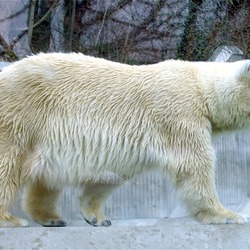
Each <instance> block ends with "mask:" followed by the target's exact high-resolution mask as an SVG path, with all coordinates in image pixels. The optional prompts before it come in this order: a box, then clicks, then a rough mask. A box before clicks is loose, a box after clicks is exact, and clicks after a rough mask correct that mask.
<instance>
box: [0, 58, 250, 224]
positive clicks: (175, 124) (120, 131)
mask: <svg viewBox="0 0 250 250" xmlns="http://www.w3.org/2000/svg"><path fill="white" fill-rule="evenodd" d="M0 93H1V94H0V226H1V227H13V226H28V222H27V221H26V220H24V219H21V218H17V217H14V216H12V215H11V214H10V213H9V212H8V209H9V207H10V206H11V204H12V202H13V200H14V198H15V196H16V194H17V192H18V190H20V189H21V187H23V186H25V187H26V196H25V199H24V208H25V210H26V211H27V213H28V214H29V215H30V216H31V217H32V218H33V219H34V220H35V221H36V222H38V223H40V224H41V225H44V226H65V225H66V224H67V223H66V222H65V221H64V220H63V218H61V216H60V215H58V213H57V211H56V202H57V200H58V197H59V194H60V192H61V191H62V190H63V187H65V186H67V185H70V186H79V187H81V188H82V189H83V194H82V195H81V197H80V207H81V213H82V215H83V217H84V218H85V220H86V221H87V222H89V223H90V224H92V225H94V226H109V225H110V224H111V222H110V220H109V219H108V218H107V217H106V216H105V214H104V205H105V201H106V199H107V198H108V197H109V196H110V195H111V193H112V192H113V191H114V190H115V189H116V188H117V187H118V186H119V185H121V184H122V183H123V182H124V181H126V180H129V179H131V178H132V177H133V176H135V175H137V174H139V173H141V172H142V171H146V170H150V169H153V168H159V169H161V170H162V171H163V173H166V174H168V175H170V176H171V177H172V179H173V181H174V183H175V185H176V188H177V190H178V194H179V196H180V197H181V198H182V199H183V200H184V201H185V203H186V205H187V208H188V209H189V211H190V213H191V214H192V215H193V216H194V217H195V218H196V219H198V220H199V221H201V222H202V223H246V222H248V221H249V217H248V216H247V215H242V214H237V213H234V212H232V211H230V210H227V209H226V208H224V207H223V206H222V204H221V203H220V201H219V199H218V195H217V193H216V188H215V180H214V179H215V178H214V172H215V153H214V149H213V146H212V142H211V136H212V134H213V133H219V132H223V131H232V130H235V129H249V128H250V60H245V61H239V62H235V63H214V62H185V61H178V60H167V61H164V62H160V63H157V64H153V65H142V66H130V65H125V64H121V63H115V62H111V61H107V60H104V59H98V58H94V57H90V56H85V55H82V54H80V53H79V54H77V53H69V54H64V53H49V54H39V55H34V56H30V57H28V58H25V59H22V60H20V61H19V62H16V63H14V64H13V65H10V66H8V67H6V68H4V69H3V71H2V72H1V73H0Z"/></svg>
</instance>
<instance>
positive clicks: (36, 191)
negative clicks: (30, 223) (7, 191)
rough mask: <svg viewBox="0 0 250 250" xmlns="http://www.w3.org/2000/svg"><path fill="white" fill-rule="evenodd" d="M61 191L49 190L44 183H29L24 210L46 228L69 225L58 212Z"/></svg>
mask: <svg viewBox="0 0 250 250" xmlns="http://www.w3.org/2000/svg"><path fill="white" fill-rule="evenodd" d="M59 195H60V191H58V190H55V189H49V188H48V187H47V186H46V185H44V183H43V182H42V181H38V180H37V181H35V182H31V183H29V185H28V186H27V190H26V193H25V199H24V204H23V205H24V209H25V211H27V213H28V214H29V215H30V216H31V217H32V219H33V220H34V221H36V222H37V223H39V224H41V225H42V226H45V227H64V226H66V225H67V222H65V221H64V220H63V219H62V218H61V217H60V216H59V215H58V214H57V211H56V205H57V201H58V198H59Z"/></svg>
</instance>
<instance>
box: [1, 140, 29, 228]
mask: <svg viewBox="0 0 250 250" xmlns="http://www.w3.org/2000/svg"><path fill="white" fill-rule="evenodd" d="M0 148H1V150H0V227H27V226H29V223H28V221H27V220H24V219H22V218H18V217H14V216H12V215H11V214H9V213H8V209H9V207H10V206H11V205H12V202H13V200H14V199H15V196H16V194H17V192H18V189H19V188H20V185H21V183H20V168H21V164H22V160H23V159H22V156H21V154H20V152H19V151H18V150H15V147H11V146H10V147H6V145H5V144H4V143H2V145H0Z"/></svg>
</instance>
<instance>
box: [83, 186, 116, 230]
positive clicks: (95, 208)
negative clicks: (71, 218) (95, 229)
mask: <svg viewBox="0 0 250 250" xmlns="http://www.w3.org/2000/svg"><path fill="white" fill-rule="evenodd" d="M119 185H120V184H117V183H112V184H111V183H108V182H107V183H105V182H101V181H100V182H97V181H95V182H91V181H88V182H86V183H84V186H83V187H84V193H83V195H82V196H81V197H80V205H81V213H82V216H83V217H84V219H85V220H86V221H87V222H88V223H89V224H91V225H93V226H104V227H108V226H110V225H111V221H110V220H109V219H108V218H107V217H106V216H105V214H104V209H105V202H106V200H107V198H108V197H109V196H110V195H111V193H112V192H113V191H114V190H115V189H116V188H117V187H118V186H119Z"/></svg>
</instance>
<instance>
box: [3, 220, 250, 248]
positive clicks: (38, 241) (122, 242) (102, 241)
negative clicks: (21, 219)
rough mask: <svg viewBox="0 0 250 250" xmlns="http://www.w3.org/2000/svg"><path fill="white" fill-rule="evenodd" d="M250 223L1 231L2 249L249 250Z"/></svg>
mask: <svg viewBox="0 0 250 250" xmlns="http://www.w3.org/2000/svg"><path fill="white" fill-rule="evenodd" d="M249 234H250V224H247V225H201V224H199V223H198V222H196V221H194V220H192V219H188V218H183V219H161V220H155V219H154V220H150V219H148V220H116V221H114V223H113V226H112V227H109V228H103V227H102V228H99V227H92V226H88V225H87V224H84V223H83V222H82V221H81V222H79V221H74V222H72V224H71V226H70V227H67V228H43V227H37V228H32V227H31V228H7V229H3V228H2V229H0V249H249V248H250V238H249Z"/></svg>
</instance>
